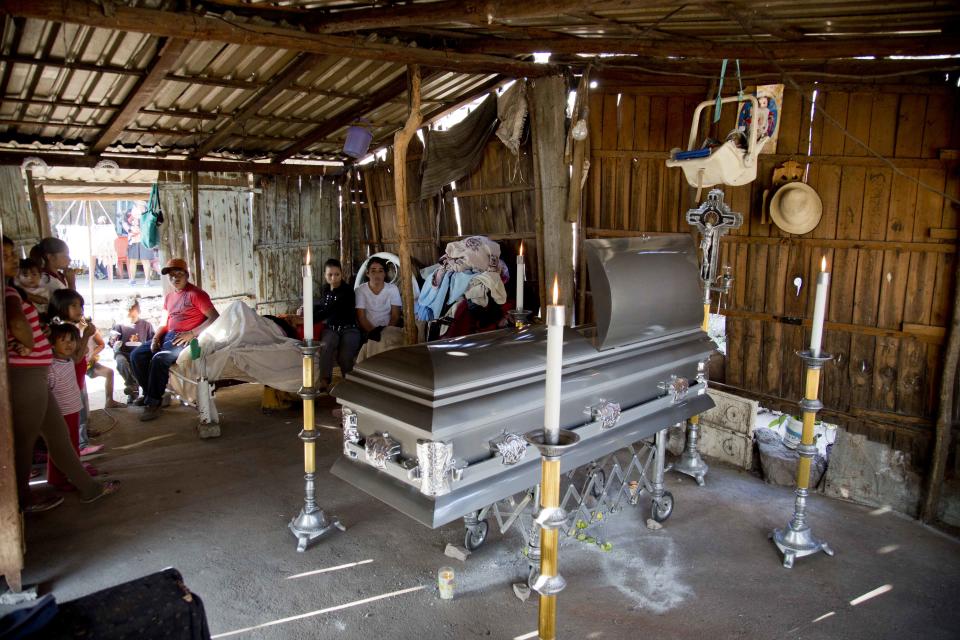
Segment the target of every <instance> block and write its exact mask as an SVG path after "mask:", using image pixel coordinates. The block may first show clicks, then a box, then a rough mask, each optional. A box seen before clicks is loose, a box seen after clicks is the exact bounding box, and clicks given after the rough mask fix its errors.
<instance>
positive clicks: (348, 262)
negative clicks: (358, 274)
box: [340, 169, 356, 280]
mask: <svg viewBox="0 0 960 640" xmlns="http://www.w3.org/2000/svg"><path fill="white" fill-rule="evenodd" d="M355 174H356V171H355V170H353V169H351V170H349V171H348V172H347V180H346V187H347V194H346V195H347V198H346V201H345V202H344V204H345V206H344V207H343V209H342V210H341V212H340V264H341V265H342V267H343V279H344V280H348V279H349V278H350V276H351V275H352V274H353V225H354V206H353V189H354V186H355V185H356V177H355Z"/></svg>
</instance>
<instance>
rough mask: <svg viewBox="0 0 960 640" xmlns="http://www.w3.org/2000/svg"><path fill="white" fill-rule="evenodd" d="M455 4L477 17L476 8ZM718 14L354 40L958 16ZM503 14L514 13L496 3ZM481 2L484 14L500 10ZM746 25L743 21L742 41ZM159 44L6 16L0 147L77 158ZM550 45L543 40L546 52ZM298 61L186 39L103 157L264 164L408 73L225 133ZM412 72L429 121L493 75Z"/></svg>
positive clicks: (700, 34)
mask: <svg viewBox="0 0 960 640" xmlns="http://www.w3.org/2000/svg"><path fill="white" fill-rule="evenodd" d="M115 4H117V3H115ZM119 4H123V3H119ZM125 4H126V5H128V6H133V7H140V8H158V7H161V6H162V5H166V4H169V3H165V2H163V0H128V1H127V2H126V3H125ZM466 4H469V5H471V6H479V3H477V2H469V1H468V2H465V5H466ZM721 4H722V5H723V6H724V7H726V9H722V8H721V9H718V6H720V5H715V4H703V5H701V4H697V3H688V4H678V3H675V2H671V1H669V0H664V1H663V2H660V3H649V2H636V3H628V2H623V1H620V2H614V1H608V2H589V1H585V2H583V3H582V7H573V8H572V9H571V8H570V6H571V5H570V3H565V7H566V8H565V9H564V10H563V11H557V12H555V13H556V14H557V15H549V16H546V17H543V16H533V17H522V16H521V17H516V18H507V19H502V18H500V17H498V16H493V17H492V18H491V19H490V20H489V21H487V22H483V21H481V23H476V22H474V20H475V18H473V17H471V16H466V15H465V17H464V18H463V22H460V21H448V22H442V21H430V20H425V22H429V24H418V25H414V26H409V25H408V26H407V27H404V28H398V29H395V30H393V31H389V30H388V31H383V32H381V33H380V34H379V35H378V34H375V33H366V34H365V35H364V37H366V38H367V39H368V40H369V41H371V42H385V41H389V42H396V43H399V44H404V45H406V44H411V43H412V41H413V40H419V41H420V45H421V46H441V45H444V44H445V45H446V46H447V47H448V48H449V49H453V50H455V49H456V48H457V47H467V45H469V44H470V43H474V44H475V43H478V42H495V43H499V44H500V45H503V43H507V44H509V43H511V42H515V43H522V45H519V44H518V49H519V50H521V51H522V50H524V49H526V48H529V44H528V43H529V42H530V39H529V35H530V34H531V33H533V34H537V33H539V34H541V35H543V34H545V33H546V32H552V34H554V35H555V36H558V37H568V38H569V37H580V38H642V39H644V40H645V41H654V42H655V41H657V40H658V39H659V40H662V41H664V42H671V43H673V44H676V43H677V42H687V43H688V44H689V46H690V47H691V48H695V47H696V46H697V43H698V41H702V42H705V43H709V44H712V45H713V44H717V43H748V44H749V43H750V42H757V43H763V42H768V43H770V44H769V46H777V47H789V46H791V43H790V42H782V41H780V42H777V43H773V42H772V41H773V40H776V39H778V38H779V36H776V35H773V34H772V33H771V31H772V32H779V33H780V34H781V36H782V35H783V33H784V32H789V33H790V34H795V35H797V36H798V37H801V38H806V37H807V36H809V37H810V38H814V39H819V40H818V41H823V42H829V41H831V40H834V39H836V38H840V39H842V38H844V37H847V36H845V35H840V34H857V33H860V34H864V33H881V32H889V31H897V30H917V31H925V30H926V31H929V32H930V33H931V35H935V34H937V33H939V30H940V29H941V27H943V25H947V24H955V23H956V22H957V20H958V19H960V5H958V3H945V2H938V1H934V0H926V1H923V0H917V1H910V0H898V1H892V2H886V3H874V4H872V5H867V4H865V3H863V2H862V1H860V0H834V1H830V2H827V1H813V2H807V3H798V2H795V0H770V1H767V2H764V3H759V4H752V5H746V4H741V3H721ZM431 5H435V6H436V7H444V6H450V3H449V2H446V1H444V0H438V1H435V2H429V1H424V0H419V1H418V0H414V1H413V2H409V3H406V4H404V5H395V6H393V7H390V9H392V10H402V11H405V10H410V9H431ZM503 5H511V6H521V5H520V3H509V2H505V3H503ZM380 6H382V3H381V2H374V1H372V0H371V1H367V2H351V1H348V0H282V1H278V0H211V2H210V3H209V4H207V3H205V5H204V7H203V8H202V9H201V11H208V12H210V13H211V14H216V15H219V16H220V17H221V18H223V19H228V20H231V21H232V22H234V23H237V22H241V23H242V22H243V21H244V20H247V21H251V22H254V21H255V22H257V23H258V24H263V23H264V18H263V16H269V17H271V18H275V19H276V20H280V19H283V20H286V22H277V24H279V25H280V26H284V27H286V28H290V21H291V20H297V19H298V17H299V16H301V15H302V16H309V17H311V18H315V17H316V18H330V19H337V18H339V17H342V16H353V15H360V14H358V13H357V12H365V11H371V10H374V9H376V8H377V7H380ZM491 7H493V9H491V10H494V11H496V10H499V7H500V4H499V3H497V4H496V5H491ZM258 11H259V12H260V16H258V17H251V13H252V12H258ZM731 11H732V12H733V14H730V13H729V12H731ZM308 12H309V13H308ZM725 12H727V13H725ZM737 12H739V14H738V13H737ZM541 13H542V12H541ZM474 15H475V14H474ZM527 15H529V12H528V14H527ZM745 24H746V25H748V26H749V25H752V26H751V27H750V29H749V30H750V33H748V32H747V31H748V29H747V28H746V27H745ZM771 25H772V26H771ZM767 27H770V28H769V29H768V28H767ZM361 34H363V32H361ZM805 34H806V35H805ZM810 34H813V35H810ZM825 34H826V35H825ZM829 34H838V35H836V36H835V37H834V36H831V35H829ZM548 35H549V34H548ZM421 36H422V37H421ZM161 43H162V39H161V38H158V37H156V36H154V35H149V34H143V33H128V32H123V31H117V30H111V29H104V28H97V27H90V26H78V25H75V24H66V23H64V24H61V23H57V22H51V21H45V20H39V19H33V18H26V19H23V18H11V17H9V16H4V21H3V31H2V40H0V46H2V50H0V69H2V72H0V81H2V82H3V86H2V87H0V89H2V91H3V93H2V101H0V150H3V149H17V150H23V149H29V150H31V151H37V152H41V151H69V152H89V149H90V148H91V146H92V145H93V144H94V143H95V142H96V141H97V140H98V138H99V137H100V136H101V135H102V133H103V131H104V129H105V127H106V126H107V125H108V123H110V121H111V119H112V118H114V117H115V116H116V115H117V114H118V113H119V112H120V110H121V108H122V107H123V106H124V104H125V103H126V101H127V100H128V99H129V97H130V96H131V94H132V93H133V91H134V90H135V88H136V86H137V84H138V83H139V82H141V80H142V79H143V78H144V77H145V76H146V74H147V72H148V71H149V69H150V68H151V66H152V64H153V62H154V60H155V59H156V57H157V53H158V50H159V47H160V46H161ZM438 43H439V44H438ZM549 47H550V44H549V38H547V39H545V40H544V48H545V49H549ZM958 49H960V45H958ZM958 53H960V51H958ZM304 55H306V54H301V53H299V52H296V51H291V50H286V49H278V48H270V47H264V46H249V45H240V44H225V43H220V42H207V41H192V42H190V43H189V44H188V45H187V46H186V48H185V50H184V51H183V53H182V55H181V56H180V58H179V59H178V61H177V63H176V65H175V68H174V69H173V70H172V71H170V72H169V73H166V75H165V76H164V78H163V80H162V82H161V83H160V85H159V88H158V89H157V90H156V92H155V93H154V95H153V98H152V101H151V102H150V104H149V105H147V106H146V107H145V108H144V109H142V110H141V111H140V112H139V113H138V114H137V115H136V117H135V118H134V119H133V121H132V122H130V123H129V124H127V126H126V127H125V129H124V130H123V131H122V132H121V133H120V134H119V135H118V136H117V137H116V139H115V140H110V141H109V142H110V145H109V147H108V148H107V152H108V153H114V154H116V153H133V152H137V153H149V154H153V155H157V156H163V155H164V154H170V153H179V154H190V153H195V152H196V150H197V149H198V148H199V147H200V146H201V145H203V143H204V141H205V140H207V139H208V137H209V136H210V135H212V134H213V133H215V132H220V131H222V130H224V128H227V127H230V126H231V124H233V126H232V128H231V129H230V131H229V133H227V134H225V135H223V136H222V139H220V140H219V143H218V144H217V145H215V146H214V147H213V148H212V149H211V150H210V151H209V152H208V153H206V154H205V155H206V156H207V157H218V156H219V157H226V158H248V159H255V158H269V157H272V156H274V155H275V154H278V153H281V152H282V151H283V150H284V149H286V148H288V147H290V146H291V145H293V144H294V143H296V142H298V141H300V140H302V139H303V138H305V137H307V136H308V135H309V134H310V133H311V131H314V130H315V129H316V128H317V127H318V126H319V125H322V123H324V122H327V121H329V120H330V119H331V118H334V117H337V116H342V115H343V114H345V113H350V112H351V110H353V109H355V108H356V105H358V104H359V103H360V102H361V101H362V100H364V99H365V98H366V97H368V96H370V95H371V94H373V93H374V92H376V91H378V90H381V89H383V88H384V87H386V86H389V85H390V84H391V83H392V82H395V81H396V80H397V79H398V78H402V76H403V74H405V73H406V67H405V65H404V64H401V63H398V62H387V61H375V60H359V59H353V58H346V57H340V56H332V55H331V56H321V55H313V56H312V57H311V58H310V61H311V64H309V65H307V66H306V67H304V69H303V70H302V72H301V73H299V74H298V76H297V77H296V79H295V80H294V81H293V82H292V83H291V84H290V85H289V86H287V87H286V88H285V89H284V90H283V91H279V92H277V93H276V95H274V96H273V97H272V99H270V100H269V101H268V102H266V103H265V104H263V105H261V108H260V109H259V110H258V112H257V113H255V114H253V115H252V116H250V117H249V118H247V119H246V120H244V121H243V122H241V123H235V119H234V116H235V115H236V114H237V113H239V112H240V111H241V110H243V109H244V108H245V107H246V106H247V105H248V104H250V103H251V102H252V101H254V100H256V99H257V98H258V97H259V96H260V95H261V93H262V92H264V91H269V87H270V86H271V84H272V83H273V82H274V81H275V80H276V79H277V78H278V76H280V75H281V74H283V73H284V71H285V70H286V69H288V68H289V67H290V66H291V65H296V64H300V63H301V61H302V60H303V57H304ZM568 60H569V58H568ZM428 71H429V70H425V74H426V73H428ZM425 77H427V78H428V80H427V81H426V82H425V83H424V88H423V97H424V110H425V111H426V112H427V113H430V112H436V111H439V110H442V109H444V108H447V107H449V106H452V105H454V104H457V103H458V102H461V101H463V100H464V99H467V98H469V97H472V96H473V94H475V93H476V92H477V90H478V89H480V88H482V87H484V86H488V85H489V84H490V83H492V82H496V81H497V80H498V77H497V76H496V75H495V74H477V73H457V72H453V71H444V72H434V73H433V74H432V75H428V76H425ZM359 117H362V118H363V119H364V120H366V121H367V122H368V123H369V124H370V127H371V129H372V130H373V132H374V134H375V144H376V143H378V142H384V141H389V140H390V137H391V136H392V134H393V133H394V132H395V131H396V130H397V129H398V128H400V127H401V126H402V124H403V121H404V120H405V118H406V100H405V97H404V96H403V95H402V94H401V95H398V96H397V97H396V99H394V100H392V101H388V102H386V103H384V104H381V105H379V106H375V107H373V108H370V109H368V110H366V111H365V112H364V113H363V114H361V116H358V119H359ZM345 134H346V126H342V127H340V128H339V129H338V130H335V131H332V132H330V133H329V134H328V135H327V136H326V137H325V138H324V139H322V140H317V141H316V142H314V143H313V144H312V145H310V146H309V147H308V148H307V149H306V150H305V152H304V153H301V154H298V155H297V156H295V157H296V158H299V159H304V158H307V159H327V160H329V159H339V158H341V157H342V156H341V155H340V151H341V148H342V141H343V138H344V136H345Z"/></svg>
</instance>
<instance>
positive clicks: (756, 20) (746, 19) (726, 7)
mask: <svg viewBox="0 0 960 640" xmlns="http://www.w3.org/2000/svg"><path fill="white" fill-rule="evenodd" d="M700 6H702V7H703V8H704V9H707V10H709V11H713V12H714V13H716V14H717V15H719V16H723V17H724V18H727V19H729V20H732V21H733V22H736V23H737V24H739V25H741V26H743V27H744V28H749V30H750V32H752V33H754V34H757V33H768V34H770V35H772V36H775V37H777V38H780V39H781V40H787V41H789V42H792V41H796V40H801V39H802V38H803V31H801V30H799V29H797V28H796V27H786V26H784V25H782V24H780V23H779V22H777V21H775V20H773V19H772V18H770V17H768V16H766V15H764V14H763V12H761V11H760V10H759V9H757V7H756V5H749V4H747V3H745V2H742V1H739V0H737V1H734V2H704V3H701V5H700ZM786 46H790V45H786Z"/></svg>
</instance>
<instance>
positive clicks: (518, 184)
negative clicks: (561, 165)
mask: <svg viewBox="0 0 960 640" xmlns="http://www.w3.org/2000/svg"><path fill="white" fill-rule="evenodd" d="M412 144H413V145H419V141H418V140H417V141H415V142H413V143H412ZM419 168H420V151H419V149H418V150H416V153H414V149H411V155H410V156H409V160H408V175H409V176H410V177H411V184H410V185H409V191H408V197H409V199H410V204H409V206H410V211H409V215H410V225H411V229H410V235H411V241H412V245H411V250H412V253H413V256H414V258H415V259H416V260H417V261H418V262H419V263H420V264H421V265H422V266H426V265H430V264H433V263H435V262H436V261H437V260H438V259H439V258H440V256H441V254H442V253H443V251H444V249H445V247H446V245H447V243H448V242H451V241H453V240H458V239H460V238H462V237H465V236H470V235H486V236H488V237H489V238H491V239H492V240H495V241H497V242H498V243H499V244H500V250H501V257H502V258H503V260H504V261H505V262H506V263H507V264H508V265H509V266H510V268H511V269H513V267H514V265H515V264H516V254H517V252H518V251H519V249H520V242H521V241H523V242H524V253H525V255H526V256H528V257H527V261H526V265H527V267H526V273H527V280H528V281H529V282H530V284H529V286H528V287H527V301H528V303H527V304H526V306H527V307H531V304H532V303H535V302H536V299H537V296H536V291H537V289H538V284H537V283H538V281H539V275H538V272H539V269H538V267H537V264H538V259H537V252H536V245H537V243H536V224H535V219H534V211H533V208H534V207H533V162H532V159H531V151H530V144H529V139H528V140H527V141H526V142H525V143H524V144H523V145H521V148H520V155H519V156H518V157H517V156H514V155H513V154H512V153H510V152H509V151H508V150H507V148H506V147H505V146H504V145H503V144H502V143H501V142H500V141H499V140H496V139H491V140H490V142H489V143H488V144H487V146H486V148H485V149H484V154H483V159H482V161H481V163H480V166H479V167H478V168H477V169H476V170H475V171H474V172H473V173H472V174H470V175H468V176H465V177H464V178H463V179H461V180H458V181H457V182H456V186H457V188H456V190H455V192H454V191H451V190H447V191H445V192H444V194H443V195H442V196H437V197H433V198H428V199H425V200H417V193H418V192H419V182H418V181H417V180H415V178H417V177H418V176H419V173H420V171H419ZM361 177H362V180H361V181H360V184H362V185H363V193H362V194H361V195H360V201H361V203H362V204H361V207H362V211H363V213H362V216H361V222H362V228H363V229H364V230H365V233H366V235H365V238H366V246H365V247H364V250H362V251H360V252H359V253H355V255H356V262H357V264H358V265H359V262H361V261H362V260H363V258H364V257H366V256H367V255H369V254H370V253H375V252H376V251H381V250H383V251H392V252H394V253H396V252H397V245H396V231H395V226H394V221H393V219H394V211H395V209H394V203H395V200H394V185H393V172H392V158H390V157H388V158H387V161H386V162H382V163H378V164H375V165H368V166H365V167H362V168H361ZM454 195H456V196H457V205H458V206H459V209H460V222H461V224H460V229H459V230H458V228H457V222H456V215H455V212H454V202H453V200H454ZM458 231H462V234H460V233H458ZM508 289H510V287H509V286H508ZM511 292H512V289H511ZM531 296H532V297H531Z"/></svg>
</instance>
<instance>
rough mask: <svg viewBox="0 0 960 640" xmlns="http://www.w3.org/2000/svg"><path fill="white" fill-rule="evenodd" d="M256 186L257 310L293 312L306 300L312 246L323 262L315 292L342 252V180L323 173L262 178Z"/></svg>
mask: <svg viewBox="0 0 960 640" xmlns="http://www.w3.org/2000/svg"><path fill="white" fill-rule="evenodd" d="M256 185H257V187H258V191H259V192H258V193H256V194H255V195H254V200H253V235H252V239H253V251H254V253H255V255H256V265H257V276H256V282H257V283H258V287H257V291H256V297H257V312H258V313H260V314H261V315H264V314H278V313H291V312H294V311H296V310H297V308H298V307H299V306H300V304H301V296H302V288H303V280H302V275H301V267H302V266H303V260H304V255H305V254H306V251H307V247H309V248H310V253H311V257H312V261H313V264H314V265H317V268H315V269H314V279H315V282H314V290H315V291H319V289H320V285H321V284H322V283H323V269H322V268H321V267H322V265H323V263H324V261H325V260H326V259H327V258H338V257H339V256H340V240H339V238H340V184H339V182H338V181H337V180H334V179H331V178H324V177H321V176H309V177H308V176H301V177H296V176H256ZM251 262H253V261H251Z"/></svg>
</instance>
